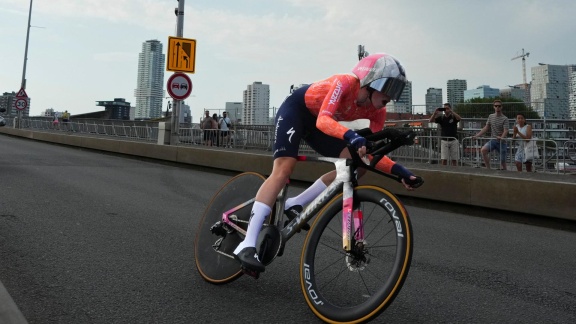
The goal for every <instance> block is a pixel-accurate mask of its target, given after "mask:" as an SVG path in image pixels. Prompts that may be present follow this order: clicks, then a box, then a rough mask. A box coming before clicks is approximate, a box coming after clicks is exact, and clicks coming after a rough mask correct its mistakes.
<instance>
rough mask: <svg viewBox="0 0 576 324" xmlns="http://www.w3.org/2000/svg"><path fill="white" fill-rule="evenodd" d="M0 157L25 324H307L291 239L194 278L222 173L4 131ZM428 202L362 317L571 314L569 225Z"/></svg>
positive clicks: (458, 319) (489, 318) (14, 279)
mask: <svg viewBox="0 0 576 324" xmlns="http://www.w3.org/2000/svg"><path fill="white" fill-rule="evenodd" d="M0 152H2V154H1V155H0V188H1V196H0V281H1V282H2V283H3V284H4V286H5V287H6V289H7V291H8V292H9V293H10V295H11V296H12V298H13V300H14V301H15V302H16V304H17V305H18V307H19V308H20V310H21V311H22V313H23V315H24V316H25V317H26V319H27V320H28V321H29V322H30V323H314V322H318V320H317V319H316V317H315V316H314V315H313V314H312V312H311V311H310V310H309V309H308V307H307V305H306V304H305V301H304V298H303V297H302V293H301V291H300V287H299V278H298V257H299V249H300V248H301V242H302V235H303V234H298V235H297V236H296V237H295V238H294V239H292V240H291V241H290V242H289V245H288V247H287V250H286V252H285V254H284V256H282V257H281V258H279V259H277V260H276V261H274V263H272V264H271V265H270V266H269V267H268V268H267V270H266V273H265V274H263V275H262V276H261V277H260V279H258V280H254V279H252V278H250V277H247V276H245V277H242V278H240V279H239V280H237V281H235V282H233V283H231V284H228V285H223V286H214V285H211V284H208V283H206V282H204V281H203V280H202V279H201V277H200V276H199V275H198V274H197V272H196V269H195V265H194V249H193V240H194V235H195V232H196V227H197V224H198V221H199V218H200V216H201V214H202V211H203V208H204V206H205V203H206V202H207V201H208V200H209V198H210V197H211V195H212V194H213V193H214V192H215V191H216V190H217V188H218V187H219V186H220V185H222V184H223V183H224V182H225V181H226V180H227V179H228V178H229V177H230V176H231V174H230V173H227V172H218V171H214V170H210V169H200V168H191V167H183V166H177V165H173V164H161V163H156V162H153V161H144V160H137V159H132V158H126V157H122V156H116V155H108V154H103V153H100V152H94V151H89V150H81V149H77V148H70V147H64V146H58V145H51V144H45V143H40V142H34V141H30V140H26V139H21V138H12V137H8V136H4V135H0ZM527 199H529V198H527ZM412 202H413V203H414V201H412ZM432 205H433V204H428V205H426V207H423V206H425V205H423V204H422V203H417V202H416V205H411V206H408V211H409V213H410V215H411V218H412V223H413V227H414V231H415V241H414V244H415V250H414V257H413V263H412V268H411V270H410V274H409V277H408V280H407V281H406V283H405V285H404V288H403V289H402V291H401V292H400V295H399V296H398V298H397V299H396V300H395V302H394V303H393V304H392V305H391V306H390V307H389V308H388V309H387V310H386V311H385V312H384V313H383V314H382V315H381V316H380V317H379V318H377V319H376V320H375V321H374V322H376V323H383V322H395V323H575V322H576V282H575V280H574V275H575V274H576V258H575V256H576V253H575V252H574V247H576V231H574V227H575V226H574V224H573V223H566V222H561V221H545V222H540V221H539V220H538V219H533V218H531V217H524V216H523V215H511V214H510V213H508V214H507V215H506V216H507V217H506V219H505V220H503V219H502V217H500V216H498V213H495V212H494V213H492V212H490V211H484V212H482V213H483V215H484V216H490V217H479V212H478V208H461V207H460V208H456V209H454V208H451V207H450V206H448V205H435V206H433V207H434V209H432V208H430V207H432ZM518 208H521V206H518ZM482 213H480V214H482Z"/></svg>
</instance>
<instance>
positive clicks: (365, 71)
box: [352, 53, 408, 100]
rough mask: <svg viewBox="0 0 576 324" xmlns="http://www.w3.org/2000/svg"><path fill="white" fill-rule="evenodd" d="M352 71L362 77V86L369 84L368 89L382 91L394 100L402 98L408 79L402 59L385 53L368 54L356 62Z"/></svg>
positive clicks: (359, 77)
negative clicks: (401, 62)
mask: <svg viewBox="0 0 576 324" xmlns="http://www.w3.org/2000/svg"><path fill="white" fill-rule="evenodd" d="M352 73H354V74H355V75H356V76H357V77H358V79H360V87H366V86H367V87H368V90H373V91H378V92H381V93H383V94H385V95H388V96H390V98H391V99H392V100H398V99H399V98H400V95H401V94H402V91H403V90H404V86H405V85H406V82H407V81H408V80H407V79H406V71H404V67H403V66H402V64H400V61H398V60H397V59H396V58H394V57H393V56H392V55H389V54H384V53H379V54H372V55H368V56H366V57H365V58H363V59H362V60H360V62H358V64H356V66H355V67H354V69H353V70H352Z"/></svg>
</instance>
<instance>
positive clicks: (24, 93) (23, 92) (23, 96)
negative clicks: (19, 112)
mask: <svg viewBox="0 0 576 324" xmlns="http://www.w3.org/2000/svg"><path fill="white" fill-rule="evenodd" d="M16 98H28V94H26V90H24V88H20V91H18V93H17V94H16Z"/></svg>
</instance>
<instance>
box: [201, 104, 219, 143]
mask: <svg viewBox="0 0 576 324" xmlns="http://www.w3.org/2000/svg"><path fill="white" fill-rule="evenodd" d="M204 113H205V116H204V119H203V120H202V121H201V122H200V128H201V129H203V130H204V135H203V136H204V145H206V146H212V134H213V133H214V126H213V125H214V123H215V121H214V120H213V119H212V117H210V111H208V110H206V111H205V112H204Z"/></svg>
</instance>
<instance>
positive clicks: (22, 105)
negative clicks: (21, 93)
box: [14, 98, 28, 110]
mask: <svg viewBox="0 0 576 324" xmlns="http://www.w3.org/2000/svg"><path fill="white" fill-rule="evenodd" d="M14 107H16V109H18V110H24V109H26V107H28V100H26V99H22V98H19V99H16V101H14Z"/></svg>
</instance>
